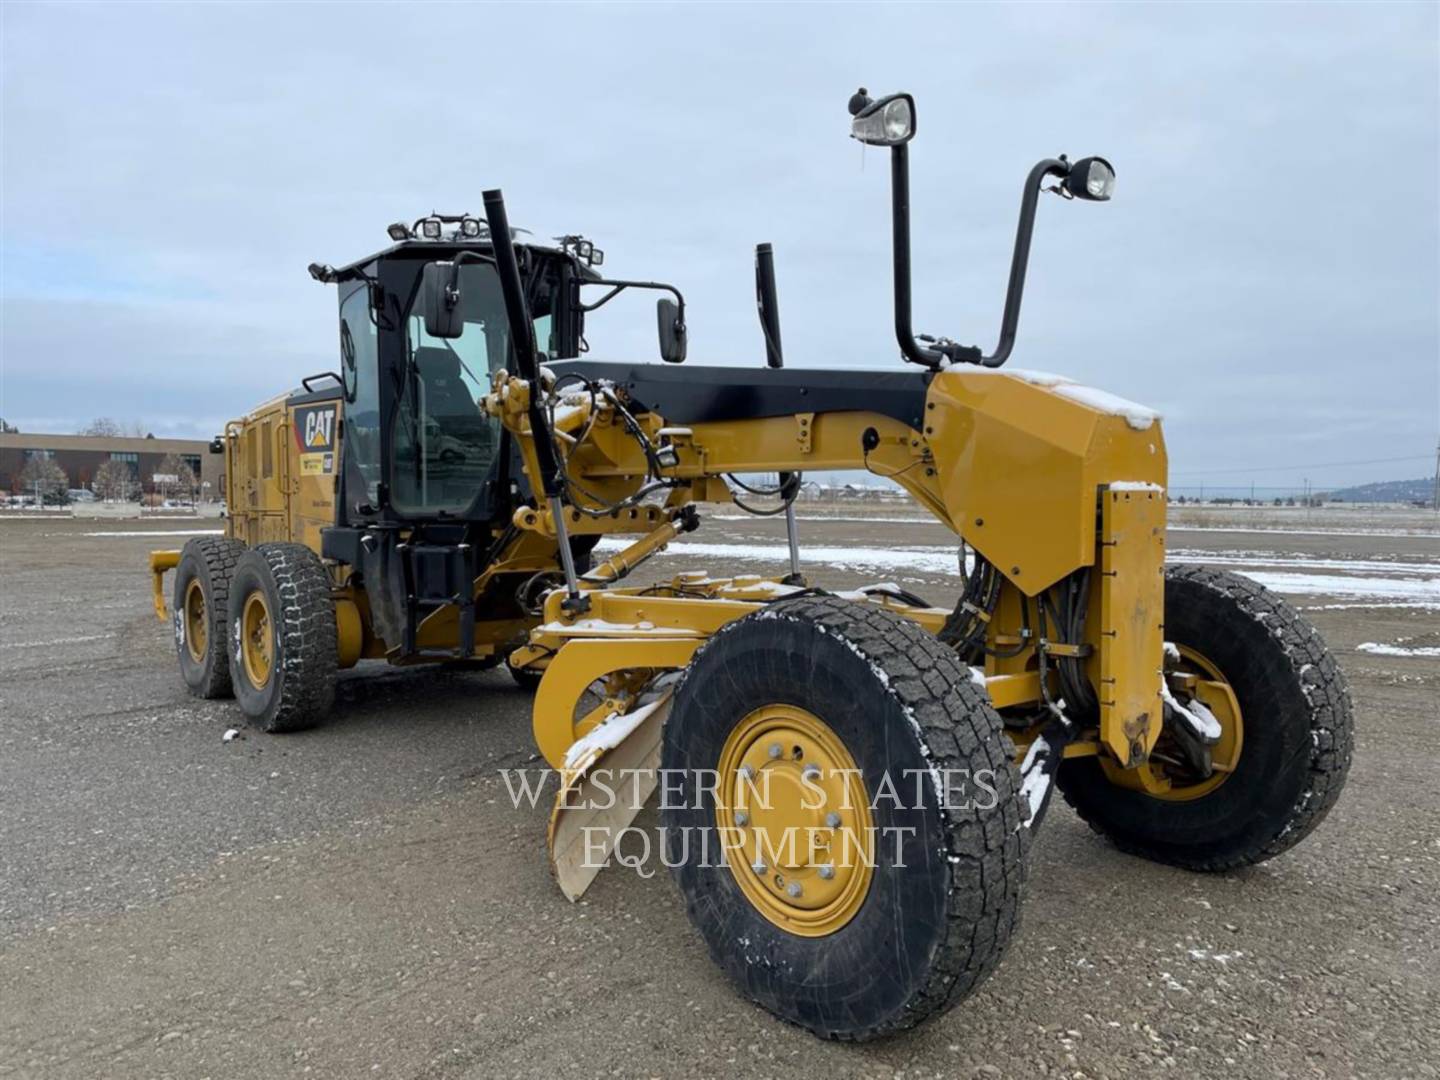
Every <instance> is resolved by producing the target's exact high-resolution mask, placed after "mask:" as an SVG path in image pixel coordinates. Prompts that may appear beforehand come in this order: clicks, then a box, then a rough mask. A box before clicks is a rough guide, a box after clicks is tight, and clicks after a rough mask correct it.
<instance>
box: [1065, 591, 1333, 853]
mask: <svg viewBox="0 0 1440 1080" xmlns="http://www.w3.org/2000/svg"><path fill="white" fill-rule="evenodd" d="M1165 637H1166V640H1168V641H1171V642H1174V643H1175V644H1176V645H1178V646H1181V647H1183V648H1186V649H1191V650H1194V651H1195V652H1197V653H1199V654H1201V655H1203V656H1204V657H1206V658H1207V659H1208V660H1210V661H1211V662H1212V663H1213V664H1214V665H1215V667H1216V668H1218V669H1219V671H1220V673H1221V674H1223V675H1224V677H1225V681H1226V682H1228V683H1229V684H1230V687H1231V689H1232V690H1233V691H1234V693H1235V697H1236V700H1237V701H1238V703H1239V706H1240V714H1241V716H1242V718H1243V725H1244V726H1243V735H1244V742H1243V747H1242V752H1241V754H1240V758H1239V761H1238V762H1237V763H1236V765H1235V770H1234V772H1233V773H1231V774H1230V775H1229V776H1228V777H1226V778H1225V781H1224V783H1222V784H1220V785H1219V786H1218V787H1216V788H1214V790H1212V791H1210V792H1208V793H1207V794H1204V795H1202V796H1200V797H1199V798H1194V799H1191V800H1189V801H1173V800H1170V799H1164V798H1156V797H1153V796H1150V795H1147V794H1144V793H1141V792H1138V791H1131V790H1128V789H1125V788H1121V787H1118V786H1116V785H1114V784H1112V783H1111V782H1110V781H1109V780H1108V779H1106V777H1105V774H1104V772H1103V770H1102V769H1101V767H1100V765H1099V763H1098V762H1097V760H1096V759H1095V758H1072V759H1070V760H1068V761H1066V762H1065V763H1064V764H1063V765H1062V766H1061V769H1060V773H1059V776H1058V778H1057V783H1058V786H1059V788H1060V790H1061V792H1062V793H1063V794H1064V796H1065V799H1066V801H1067V802H1069V803H1070V805H1071V806H1073V807H1074V808H1075V810H1076V812H1077V813H1079V815H1080V816H1081V818H1083V819H1084V820H1085V821H1086V822H1087V823H1088V824H1089V825H1090V827H1091V828H1093V829H1094V830H1095V831H1096V832H1099V833H1101V834H1102V835H1104V836H1107V837H1109V838H1110V840H1111V841H1112V842H1113V843H1114V844H1115V846H1116V847H1118V848H1120V849H1121V850H1122V851H1128V852H1130V853H1131V854H1133V855H1140V856H1143V857H1144V858H1147V859H1152V860H1154V861H1155V862H1162V863H1169V864H1171V865H1174V866H1182V867H1185V868H1187V869H1190V870H1204V871H1219V870H1230V869H1233V868H1235V867H1239V866H1248V865H1250V864H1252V863H1258V862H1263V861H1264V860H1266V859H1270V858H1273V857H1274V856H1276V855H1279V854H1280V853H1281V852H1283V851H1286V850H1288V849H1289V848H1291V847H1294V846H1295V845H1296V844H1297V843H1299V842H1300V841H1301V840H1303V839H1304V838H1305V837H1306V836H1307V835H1309V833H1310V831H1311V830H1312V829H1314V828H1315V826H1317V825H1319V824H1320V822H1321V821H1322V820H1324V818H1325V815H1326V814H1327V813H1329V811H1330V808H1331V807H1332V806H1334V805H1335V800H1336V799H1338V798H1339V797H1340V791H1341V789H1342V788H1343V787H1344V785H1345V775H1346V773H1347V772H1348V771H1349V768H1350V753H1351V745H1352V738H1353V730H1352V729H1353V724H1354V721H1353V718H1352V716H1351V705H1350V691H1349V688H1348V687H1347V686H1346V683H1345V676H1344V675H1343V674H1342V673H1341V671H1340V668H1339V665H1337V664H1336V662H1335V658H1334V656H1332V655H1331V653H1330V651H1329V649H1328V648H1326V646H1325V642H1324V640H1323V639H1321V637H1320V634H1319V633H1318V632H1317V631H1316V630H1315V628H1314V627H1313V626H1311V625H1310V624H1309V623H1308V622H1307V621H1306V620H1305V619H1304V618H1303V617H1302V616H1301V615H1300V614H1299V613H1298V612H1296V611H1295V609H1294V608H1292V607H1291V606H1290V605H1289V604H1287V603H1285V601H1283V600H1281V599H1280V598H1279V597H1278V596H1276V595H1275V594H1274V593H1272V592H1270V591H1269V590H1267V589H1265V588H1263V587H1262V586H1260V585H1257V584H1255V583H1254V582H1253V581H1250V580H1249V579H1248V578H1244V577H1241V576H1239V575H1238V574H1231V573H1228V572H1226V571H1223V570H1214V569H1211V568H1209V567H1203V566H1179V567H1168V568H1167V569H1166V571H1165Z"/></svg>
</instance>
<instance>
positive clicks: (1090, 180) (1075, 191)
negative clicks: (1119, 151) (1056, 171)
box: [1065, 157, 1115, 202]
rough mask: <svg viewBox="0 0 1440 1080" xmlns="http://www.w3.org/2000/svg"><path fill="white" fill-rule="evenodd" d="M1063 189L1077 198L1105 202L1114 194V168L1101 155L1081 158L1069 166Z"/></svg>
mask: <svg viewBox="0 0 1440 1080" xmlns="http://www.w3.org/2000/svg"><path fill="white" fill-rule="evenodd" d="M1065 190H1066V191H1068V192H1069V193H1070V194H1071V195H1073V196H1075V198H1077V199H1089V200H1090V201H1091V202H1107V201H1108V200H1109V198H1110V196H1112V195H1114V194H1115V168H1114V166H1112V165H1111V164H1110V162H1108V161H1106V160H1105V159H1104V158H1103V157H1087V158H1081V159H1080V160H1079V161H1077V162H1075V164H1074V165H1072V166H1071V167H1070V173H1069V175H1068V176H1066V177H1065Z"/></svg>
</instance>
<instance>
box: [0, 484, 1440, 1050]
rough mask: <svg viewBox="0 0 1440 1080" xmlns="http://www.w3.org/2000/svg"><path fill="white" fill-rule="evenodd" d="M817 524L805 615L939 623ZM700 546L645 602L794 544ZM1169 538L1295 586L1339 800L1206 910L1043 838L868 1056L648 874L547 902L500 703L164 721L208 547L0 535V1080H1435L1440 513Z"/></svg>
mask: <svg viewBox="0 0 1440 1080" xmlns="http://www.w3.org/2000/svg"><path fill="white" fill-rule="evenodd" d="M804 513H805V514H806V515H807V516H809V517H812V518H813V517H814V515H818V514H827V515H829V517H828V518H827V519H826V520H806V521H804V522H803V523H802V536H803V539H804V541H805V543H806V545H807V548H806V550H807V554H808V555H809V556H810V557H812V558H813V559H814V560H815V561H812V562H807V563H806V569H807V571H808V572H809V573H810V574H811V575H812V579H813V580H814V581H815V582H816V583H818V584H820V585H824V586H835V587H853V586H854V585H857V584H861V583H863V582H865V581H875V580H890V581H895V582H897V583H898V584H901V585H903V586H904V587H905V588H907V589H911V590H913V591H915V592H918V593H920V594H921V595H924V596H927V597H929V598H930V599H932V600H933V601H934V602H937V603H940V602H949V601H950V600H951V599H952V598H953V590H954V587H955V581H954V579H953V577H952V575H951V573H950V568H951V567H952V566H953V559H954V556H953V549H951V548H949V546H948V544H947V536H946V534H945V533H944V531H943V530H941V529H939V528H938V527H935V526H931V525H925V524H921V523H915V522H913V521H909V520H896V519H902V518H906V519H908V518H910V517H912V516H913V511H911V510H910V509H909V508H906V507H904V506H900V507H892V508H886V507H873V506H857V507H853V508H836V507H825V508H807V509H806V510H805V511H804ZM1302 513H1303V512H1302ZM718 517H719V518H720V520H715V521H713V523H712V524H710V525H709V526H708V527H707V528H705V529H702V530H701V532H700V533H698V534H696V535H695V536H694V537H693V538H692V542H691V543H689V544H687V545H684V546H681V547H678V548H677V549H675V551H674V552H673V553H671V554H667V555H666V556H664V557H663V558H662V559H660V560H657V561H656V563H655V564H654V565H653V567H652V568H647V569H646V571H644V572H645V573H647V574H651V575H654V576H659V575H662V574H669V573H671V572H673V571H674V570H677V569H689V568H699V567H704V566H707V565H708V566H711V567H724V568H725V569H726V570H729V571H735V570H737V569H741V568H743V569H744V570H753V571H754V572H765V571H767V570H770V571H773V570H775V569H777V568H778V562H777V560H778V558H779V557H780V556H781V554H782V553H783V546H782V545H783V533H782V529H781V526H780V524H779V522H778V521H765V522H754V521H748V520H746V521H741V520H729V517H730V515H718ZM1177 520H1183V521H1184V524H1185V526H1186V527H1185V528H1183V529H1180V528H1172V531H1171V535H1170V547H1171V553H1172V557H1174V558H1176V559H1180V560H1210V561H1214V562H1217V563H1219V564H1221V565H1226V566H1230V567H1232V568H1234V569H1237V570H1240V571H1242V572H1245V573H1248V574H1253V575H1254V576H1256V577H1257V578H1258V579H1260V580H1261V581H1263V582H1264V583H1266V584H1268V585H1271V586H1272V587H1276V588H1279V589H1281V590H1283V591H1285V592H1286V593H1287V594H1288V597H1289V599H1290V600H1291V601H1292V602H1293V603H1295V604H1296V605H1298V606H1300V607H1301V608H1304V609H1306V612H1307V614H1308V615H1309V617H1310V618H1312V619H1313V620H1314V621H1315V623H1316V624H1317V625H1318V626H1319V627H1320V629H1321V630H1322V632H1323V633H1324V634H1325V635H1326V637H1327V638H1328V639H1329V641H1330V643H1331V645H1332V647H1333V648H1334V649H1335V650H1336V651H1337V653H1338V654H1339V657H1340V659H1341V663H1342V666H1343V667H1344V668H1345V670H1346V673H1347V674H1348V676H1349V678H1350V683H1351V687H1352V690H1353V693H1354V697H1355V706H1356V719H1357V726H1358V730H1357V737H1356V752H1355V761H1354V767H1353V770H1352V772H1351V776H1350V784H1349V787H1348V789H1347V791H1346V793H1345V795H1344V796H1343V797H1342V799H1341V801H1340V803H1339V805H1338V806H1337V808H1336V810H1335V811H1334V812H1333V813H1332V814H1331V816H1330V818H1329V819H1328V820H1327V821H1326V823H1325V824H1324V825H1322V826H1321V828H1320V829H1319V830H1318V831H1317V832H1316V833H1315V834H1314V835H1313V836H1312V837H1311V838H1310V839H1309V840H1308V841H1307V842H1306V843H1304V844H1302V845H1301V846H1300V847H1298V848H1297V849H1296V850H1294V851H1293V852H1291V853H1290V854H1288V855H1286V856H1283V857H1281V858H1279V859H1277V860H1275V861H1273V862H1271V863H1268V864H1265V865H1263V866H1260V867H1257V868H1254V869H1252V870H1249V871H1246V872H1244V873H1237V874H1231V875H1226V876H1216V877H1200V876H1195V875H1191V874H1187V873H1183V872H1179V871H1176V870H1171V869H1168V868H1164V867H1160V866H1154V865H1151V864H1148V863H1145V862H1143V861H1139V860H1136V859H1133V858H1129V857H1127V856H1123V855H1120V854H1118V853H1117V852H1115V851H1114V850H1113V849H1111V848H1110V847H1108V846H1107V845H1106V844H1105V843H1104V842H1103V841H1102V840H1100V839H1098V838H1097V837H1095V836H1094V835H1092V834H1091V833H1090V832H1088V830H1086V829H1085V828H1084V827H1082V826H1081V825H1080V823H1079V822H1078V821H1077V820H1076V818H1075V817H1074V816H1073V815H1072V814H1071V813H1070V812H1069V811H1068V809H1065V808H1063V807H1057V808H1055V809H1054V810H1052V812H1051V814H1050V816H1049V818H1048V819H1047V821H1046V823H1045V827H1044V829H1043V831H1042V833H1041V834H1040V836H1039V839H1038V842H1037V845H1036V850H1035V858H1034V861H1033V865H1032V874H1031V879H1030V887H1029V895H1028V898H1027V901H1026V912H1025V920H1026V921H1025V925H1024V927H1023V929H1022V931H1021V933H1020V935H1019V937H1018V939H1017V940H1016V942H1015V943H1014V945H1013V946H1012V948H1011V950H1010V953H1009V955H1008V957H1007V959H1006V961H1005V963H1004V964H1003V966H1002V967H1001V969H1000V971H999V972H998V974H997V975H996V976H995V977H994V978H993V979H991V980H990V982H989V983H988V984H986V985H985V987H984V988H983V989H982V990H981V991H980V992H979V993H978V994H977V995H976V996H975V997H974V998H972V999H971V1000H970V1001H969V1002H967V1003H965V1004H963V1005H962V1006H961V1007H960V1008H958V1009H956V1010H955V1011H954V1012H952V1013H950V1014H949V1015H948V1016H946V1017H944V1018H943V1019H941V1020H939V1021H938V1022H935V1023H932V1024H930V1025H928V1026H926V1027H924V1028H922V1029H921V1030H919V1031H918V1032H916V1033H914V1034H912V1035H910V1036H907V1037H904V1038H901V1039H897V1040H893V1041H890V1042H887V1043H882V1044H878V1045H870V1046H864V1047H850V1046H837V1045H830V1044H825V1043H821V1042H818V1041H816V1040H815V1039H813V1038H811V1037H810V1036H808V1035H806V1034H803V1033H801V1032H799V1031H796V1030H792V1029H790V1028H787V1027H785V1026H783V1025H781V1024H779V1023H777V1022H776V1021H774V1020H772V1019H771V1018H770V1017H769V1016H768V1015H767V1014H765V1013H763V1012H761V1011H759V1010H757V1009H755V1008H753V1007H751V1006H750V1005H748V1004H747V1003H745V1002H743V1001H741V1000H740V999H739V998H737V997H736V996H735V995H734V994H733V993H732V992H731V990H730V988H729V986H728V985H726V984H725V983H724V982H723V980H722V978H721V976H720V975H719V974H718V973H717V972H716V970H715V969H714V968H713V967H712V965H711V963H710V961H709V960H708V958H707V957H706V955H705V952H704V948H703V946H702V945H701V943H700V942H699V940H698V939H697V937H696V935H695V934H693V933H692V931H691V930H690V927H689V925H688V923H687V922H686V920H685V916H684V912H683V909H682V906H681V904H680V902H679V900H678V897H677V894H676V893H675V891H674V889H673V887H672V886H671V884H670V883H669V881H668V880H667V879H666V878H665V877H664V876H663V875H657V876H656V877H655V878H653V879H649V880H646V879H642V878H640V877H638V876H636V875H634V874H631V873H628V872H624V871H621V870H618V869H615V868H612V869H609V870H606V871H605V872H604V873H602V874H601V876H600V879H599V881H598V882H597V884H596V886H595V887H594V888H593V889H592V890H591V892H590V894H589V895H588V897H587V899H586V900H585V901H584V902H582V903H580V904H577V905H571V904H569V903H567V902H566V901H565V900H564V899H563V898H562V897H561V896H560V894H559V892H558V891H557V890H556V888H555V887H554V885H553V884H552V882H551V881H550V879H549V875H548V870H547V867H546V862H545V856H544V847H545V840H544V836H545V808H544V807H540V808H537V809H534V810H532V809H529V808H528V807H527V808H524V809H521V810H515V809H513V808H512V806H511V803H510V800H509V798H508V797H507V794H506V789H505V786H504V784H503V782H502V780H501V778H500V775H499V773H498V771H497V770H499V769H500V768H502V767H506V766H516V765H523V764H526V763H533V762H532V761H531V754H532V748H531V741H530V735H529V721H528V698H527V697H526V696H525V695H524V694H522V693H521V692H520V691H518V690H516V689H515V688H514V687H513V686H512V685H511V683H510V681H509V679H508V678H507V677H506V676H505V675H504V674H496V673H483V674H466V675H460V674H448V673H444V672H435V671H423V670H416V671H409V672H399V671H397V672H391V671H387V670H385V669H383V668H381V669H378V670H377V669H374V668H368V667H362V668H361V669H358V670H357V671H355V672H352V673H348V674H347V675H346V676H344V678H343V681H342V685H341V690H340V694H339V700H338V703H337V708H336V713H335V716H334V718H333V719H332V721H331V722H330V723H329V724H328V725H327V726H325V727H323V728H321V729H319V730H316V731H312V732H308V733H304V734H300V735H292V736H285V737H270V736H265V735H261V734H258V733H254V732H248V731H247V732H243V733H242V737H241V738H239V739H237V740H235V741H233V742H230V743H224V742H222V739H221V736H222V733H223V732H224V731H225V730H226V729H227V728H228V727H231V726H232V725H236V726H238V725H239V715H238V712H237V710H236V709H235V708H234V706H233V705H232V704H230V703H219V702H208V703H207V702H198V701H195V700H194V699H192V698H190V697H188V696H187V695H186V693H185V692H184V689H183V686H182V685H181V683H180V681H179V678H178V675H177V674H176V672H175V661H174V656H173V646H172V644H171V639H170V635H169V633H168V631H167V629H166V628H165V627H164V626H162V625H161V624H160V623H158V622H157V621H156V620H155V618H154V616H153V614H152V613H151V611H150V606H149V597H148V594H147V581H146V576H145V573H144V570H143V565H144V556H145V553H146V552H147V551H148V550H149V549H150V548H152V547H157V546H175V547H178V546H180V545H181V544H182V543H183V542H184V540H185V536H184V535H178V534H179V533H183V532H186V531H193V530H197V529H210V528H214V526H215V524H216V523H215V522H212V521H189V522H186V521H167V522H160V523H146V524H139V523H135V522H114V521H105V522H97V521H64V520H46V521H33V520H0V569H3V579H0V580H3V582H4V585H3V592H0V718H3V719H0V1076H7V1077H8V1076H52V1075H53V1076H75V1077H97V1076H104V1077H121V1076H148V1077H161V1076H177V1077H180V1076H184V1077H200V1076H213V1077H230V1076H247V1077H248V1076H282V1075H283V1076H289V1075H300V1074H308V1075H312V1076H337V1077H356V1076H406V1077H482V1076H485V1077H488V1076H497V1075H502V1076H509V1075H521V1076H531V1075H547V1076H550V1075H561V1076H592V1075H616V1076H636V1075H639V1076H645V1075H654V1076H691V1075H694V1076H713V1075H736V1076H775V1075H782V1074H783V1075H786V1076H793V1077H804V1076H822V1075H823V1076H848V1075H862V1076H876V1077H896V1076H903V1077H906V1078H913V1077H926V1076H945V1077H955V1076H959V1077H966V1076H972V1075H982V1076H1001V1075H1003V1076H1033V1075H1065V1076H1072V1077H1073V1076H1082V1075H1083V1076H1087V1077H1101V1076H1111V1077H1118V1076H1124V1075H1129V1074H1132V1073H1138V1072H1139V1071H1141V1070H1145V1071H1147V1072H1150V1071H1169V1072H1170V1073H1172V1074H1174V1075H1177V1076H1178V1075H1225V1076H1227V1077H1229V1076H1255V1077H1262V1076H1263V1077H1275V1076H1349V1075H1365V1076H1395V1077H1401V1076H1404V1077H1411V1076H1436V1075H1437V1067H1440V903H1437V900H1436V897H1437V896H1440V800H1437V798H1436V797H1435V786H1436V780H1435V777H1436V774H1437V771H1440V751H1437V749H1436V745H1437V740H1440V705H1437V692H1440V658H1437V657H1436V656H1434V655H1433V653H1432V654H1431V655H1425V654H1424V652H1423V651H1422V652H1419V653H1417V651H1416V650H1426V649H1430V650H1433V649H1434V648H1435V647H1436V646H1440V531H1437V527H1436V522H1435V518H1434V516H1433V515H1426V514H1424V513H1413V514H1390V515H1382V514H1367V513H1364V512H1359V511H1343V512H1337V513H1327V512H1321V511H1316V512H1313V513H1311V514H1309V515H1306V516H1301V515H1300V514H1295V513H1289V512H1285V513H1265V514H1259V513H1256V512H1251V513H1249V515H1248V516H1246V514H1245V512H1241V511H1236V512H1234V513H1229V514H1217V513H1210V512H1206V513H1205V514H1204V516H1199V514H1198V512H1187V513H1186V514H1185V515H1184V516H1183V518H1182V517H1180V515H1177ZM1277 530H1283V531H1277ZM1362 645H1364V646H1366V648H1364V649H1361V646H1362ZM643 820H644V819H642V823H643ZM652 824H653V822H652Z"/></svg>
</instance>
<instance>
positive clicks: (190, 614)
mask: <svg viewBox="0 0 1440 1080" xmlns="http://www.w3.org/2000/svg"><path fill="white" fill-rule="evenodd" d="M184 617H185V651H186V652H188V653H189V654H190V659H191V660H193V661H195V663H197V664H203V663H204V662H205V648H206V646H207V645H208V644H209V642H210V624H209V620H208V619H207V618H206V617H205V591H204V590H203V589H202V588H201V587H200V580H199V579H198V578H192V579H191V581H190V584H188V585H187V586H185V616H184Z"/></svg>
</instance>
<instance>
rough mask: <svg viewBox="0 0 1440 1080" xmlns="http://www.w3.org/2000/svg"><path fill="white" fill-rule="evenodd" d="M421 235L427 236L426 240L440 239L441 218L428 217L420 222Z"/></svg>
mask: <svg viewBox="0 0 1440 1080" xmlns="http://www.w3.org/2000/svg"><path fill="white" fill-rule="evenodd" d="M420 235H421V236H423V237H425V239H426V240H439V239H440V219H439V218H435V217H428V218H426V219H425V220H424V221H422V222H420Z"/></svg>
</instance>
